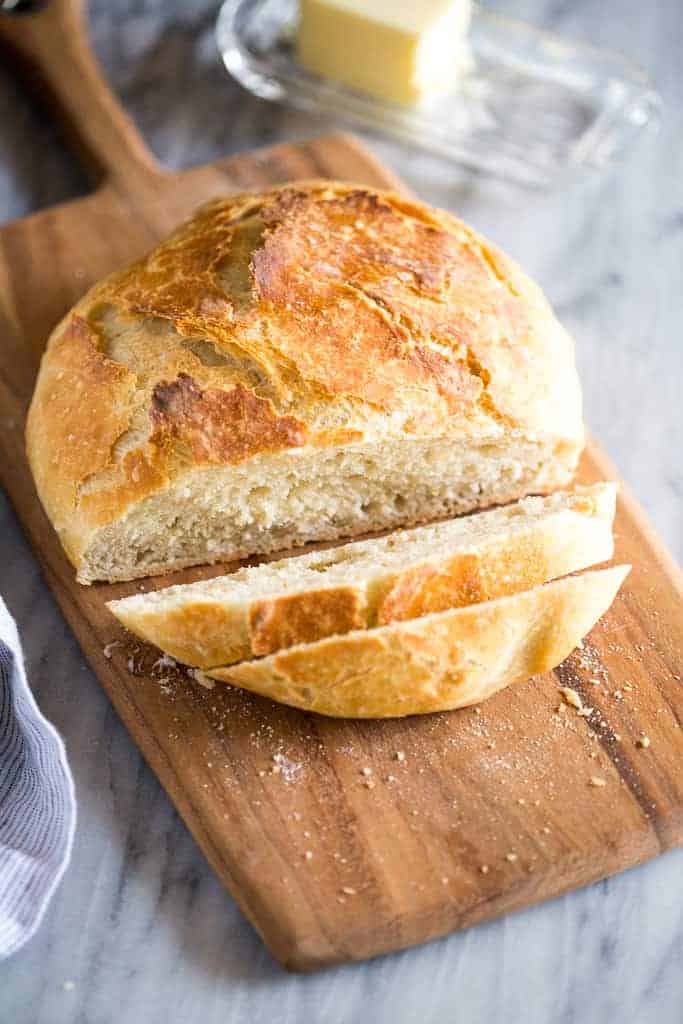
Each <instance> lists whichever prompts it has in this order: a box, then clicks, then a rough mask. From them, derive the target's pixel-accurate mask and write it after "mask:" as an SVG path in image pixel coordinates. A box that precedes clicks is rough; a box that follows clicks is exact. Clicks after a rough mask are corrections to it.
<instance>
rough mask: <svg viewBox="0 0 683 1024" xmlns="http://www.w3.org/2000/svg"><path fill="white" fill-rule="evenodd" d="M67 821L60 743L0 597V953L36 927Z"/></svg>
mask: <svg viewBox="0 0 683 1024" xmlns="http://www.w3.org/2000/svg"><path fill="white" fill-rule="evenodd" d="M75 823H76V801H75V797H74V785H73V779H72V778H71V772H70V771H69V766H68V764H67V761H66V754H65V751H64V744H63V743H62V741H61V739H60V737H59V735H58V734H57V732H56V731H55V729H54V728H53V727H52V726H51V725H50V723H49V722H47V721H46V720H45V719H44V718H43V716H42V715H41V713H40V711H39V710H38V706H37V705H36V702H35V700H34V699H33V694H32V693H31V691H30V689H29V686H28V683H27V682H26V674H25V672H24V659H23V657H22V653H21V645H20V643H19V636H18V633H17V628H16V625H15V623H14V620H13V619H12V617H11V615H10V614H9V612H8V610H7V607H6V606H5V603H4V601H3V600H2V598H1V597H0V959H2V958H3V957H6V956H9V955H10V954H11V953H14V952H16V950H17V949H19V947H20V946H22V945H23V944H24V942H26V941H27V940H28V939H30V938H31V936H32V935H33V933H34V932H35V931H36V929H37V928H38V925H39V924H40V921H41V918H42V916H43V914H44V912H45V909H46V908H47V905H48V903H49V902H50V898H51V896H52V893H53V892H54V890H55V889H56V887H57V885H58V883H59V880H60V878H61V877H62V875H63V874H64V871H65V869H66V866H67V864H68V861H69V857H70V855H71V845H72V841H73V834H74V826H75Z"/></svg>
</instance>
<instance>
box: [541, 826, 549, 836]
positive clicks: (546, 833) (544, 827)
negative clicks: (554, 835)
mask: <svg viewBox="0 0 683 1024" xmlns="http://www.w3.org/2000/svg"><path fill="white" fill-rule="evenodd" d="M543 834H544V835H546V836H549V835H550V829H549V828H548V826H547V825H544V826H543Z"/></svg>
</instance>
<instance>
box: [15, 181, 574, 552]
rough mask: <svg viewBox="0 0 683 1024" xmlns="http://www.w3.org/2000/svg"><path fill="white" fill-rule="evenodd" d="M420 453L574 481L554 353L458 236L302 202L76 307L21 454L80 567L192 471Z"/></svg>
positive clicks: (159, 263) (529, 299) (567, 391)
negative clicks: (549, 470)
mask: <svg viewBox="0 0 683 1024" xmlns="http://www.w3.org/2000/svg"><path fill="white" fill-rule="evenodd" d="M60 374H61V376H60ZM76 392H77V393H78V395H79V396H80V397H79V399H78V400H77V401H76V400H75V401H73V402H72V401H71V396H72V395H74V394H75V393H76ZM427 436H429V437H434V436H437V437H440V436H448V437H450V438H453V439H459V440H461V441H462V442H463V443H464V442H468V441H469V440H472V441H473V442H481V443H486V444H488V443H489V441H493V442H499V441H501V439H503V440H504V439H505V438H506V437H512V436H515V437H525V438H531V439H534V440H537V439H539V438H541V439H546V440H549V441H550V442H551V445H553V446H555V449H556V451H557V452H558V453H562V452H568V453H569V455H568V458H566V459H565V462H566V464H568V465H570V464H571V462H572V461H573V459H574V458H575V456H576V455H577V453H578V451H579V450H580V447H581V445H582V425H581V414H580V399H579V388H578V383H577V379H576V374H575V369H574V363H573V350H572V344H571V341H570V339H569V338H568V337H567V335H566V334H565V333H564V331H563V330H562V328H561V327H560V325H559V324H558V323H557V321H556V320H555V319H554V317H553V315H552V313H551V311H550V309H549V307H548V304H547V302H546V301H545V299H544V298H543V296H542V294H541V292H540V291H539V290H538V289H537V288H536V286H535V285H533V284H532V283H531V282H530V281H528V279H527V278H525V277H524V275H523V274H522V273H521V272H520V271H519V270H518V269H517V268H516V267H515V266H514V265H513V264H512V263H510V262H509V261H508V260H506V259H505V257H503V256H502V255H501V254H499V253H497V252H496V251H495V250H494V249H493V248H492V247H491V246H489V245H488V244H487V243H486V242H484V241H483V240H482V239H481V238H480V237H479V236H478V235H477V234H476V233H475V232H474V231H472V230H471V229H470V228H468V227H467V226H466V225H464V224H463V223H462V222H460V221H459V220H457V219H456V218H455V217H452V216H450V215H449V214H446V213H443V212H441V211H437V210H431V209H429V208H427V207H424V206H422V205H420V204H418V203H415V202H410V201H407V200H405V199H402V198H400V197H399V196H396V195H393V194H390V193H381V192H376V191H374V190H372V189H367V188H362V187H360V186H352V185H344V184H340V183H334V182H302V183H296V184H293V185H290V186H283V187H280V188H274V189H271V190H269V191H266V192H264V193H256V194H254V193H245V194H241V195H237V196H232V197H229V198H226V199H219V200H216V201H214V202H211V203H208V204H206V205H205V206H203V207H202V208H200V209H199V210H198V211H197V213H196V214H195V216H194V217H192V218H191V219H190V220H189V221H187V222H186V223H185V224H183V225H182V226H181V227H180V228H179V229H178V231H176V232H175V233H174V234H173V235H172V236H171V237H170V238H169V239H168V240H166V241H165V242H163V243H161V245H159V246H158V247H157V248H156V249H155V250H154V251H153V252H151V253H150V254H149V255H148V256H147V257H145V258H144V259H142V260H140V261H139V262H137V263H135V264H133V265H132V266H130V267H128V268H126V269H124V270H122V271H120V272H119V273H117V274H114V275H112V276H111V277H110V278H108V279H106V280H105V281H103V282H101V283H100V284H99V285H97V286H95V287H94V288H93V289H91V291H90V292H88V294H87V295H86V296H85V297H84V298H83V299H82V300H81V302H79V304H78V305H77V306H76V307H75V309H74V310H73V311H72V312H71V313H70V314H69V316H68V317H67V318H66V319H65V321H64V322H63V324H62V325H60V326H59V327H58V328H57V330H56V331H55V332H54V334H53V336H52V338H51V339H50V342H49V344H48V348H47V351H46V354H45V356H44V358H43V362H42V366H41V371H40V374H39V378H38V381H37V384H36V389H35V394H34V398H33V402H32V405H31V409H30V413H29V420H28V426H27V447H28V453H29V458H30V461H31V465H32V467H33V471H34V475H35V478H36V483H37V486H38V491H39V494H40V497H41V499H42V501H43V503H44V505H45V507H46V509H47V511H48V514H49V516H50V518H51V519H52V521H53V523H54V525H55V527H56V528H57V530H58V531H59V533H60V536H61V537H62V538H63V540H64V543H65V545H66V547H67V550H68V552H69V554H70V556H71V558H72V559H73V560H74V561H75V562H76V563H77V564H79V562H80V561H82V560H83V558H84V555H85V553H86V551H87V549H88V546H89V544H90V543H91V541H92V540H93V538H94V536H95V534H96V531H97V530H98V529H99V528H101V527H103V526H105V525H106V524H108V523H114V522H117V521H119V520H120V519H122V518H123V517H124V516H125V515H126V514H127V513H128V512H129V511H130V510H131V509H132V508H133V507H134V506H136V504H137V503H139V502H140V501H142V500H143V499H144V498H145V497H148V496H150V495H154V494H157V493H159V492H161V491H163V490H164V489H165V488H167V487H168V486H169V484H170V483H172V482H173V481H175V480H176V479H178V478H179V477H181V476H182V475H183V474H184V473H187V471H188V470H189V469H192V468H194V467H196V466H200V465H211V466H218V465H232V464H234V463H236V462H239V461H243V460H245V459H250V458H255V457H258V456H259V455H261V454H262V453H265V452H270V451H276V450H279V449H284V448H293V447H297V448H299V447H307V446H310V447H315V446H320V445H323V446H326V445H331V444H338V445H344V444H353V443H357V442H366V443H367V442H373V443H374V442H375V441H380V440H381V439H382V438H387V437H391V438H402V439H405V440H406V441H409V440H410V439H411V438H415V437H427ZM565 478H566V474H565Z"/></svg>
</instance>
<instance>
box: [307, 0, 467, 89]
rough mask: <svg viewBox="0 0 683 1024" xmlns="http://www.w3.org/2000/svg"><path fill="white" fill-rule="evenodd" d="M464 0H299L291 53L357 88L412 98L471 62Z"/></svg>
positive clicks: (441, 85) (449, 83)
mask: <svg viewBox="0 0 683 1024" xmlns="http://www.w3.org/2000/svg"><path fill="white" fill-rule="evenodd" d="M470 16H471V9H470V0H301V18H300V21H299V29H298V35H297V56H298V59H299V61H300V63H301V64H302V65H303V67H305V68H306V69H307V70H308V71H312V72H314V74H316V75H321V76H323V77H324V78H328V79H331V80H332V81H336V82H342V83H343V84H344V85H348V86H350V87H351V88H352V89H356V90H357V91H358V92H363V93H366V94H369V95H370V96H376V97H378V98H379V99H384V100H391V101H392V102H394V103H403V104H415V103H420V102H422V101H424V100H430V99H434V98H435V97H437V96H440V95H443V94H445V93H448V92H451V91H452V90H453V89H454V88H455V86H456V84H457V81H458V77H459V75H460V73H461V72H462V70H463V68H464V67H466V66H468V65H469V57H468V49H467V42H466V38H467V30H468V27H469V23H470Z"/></svg>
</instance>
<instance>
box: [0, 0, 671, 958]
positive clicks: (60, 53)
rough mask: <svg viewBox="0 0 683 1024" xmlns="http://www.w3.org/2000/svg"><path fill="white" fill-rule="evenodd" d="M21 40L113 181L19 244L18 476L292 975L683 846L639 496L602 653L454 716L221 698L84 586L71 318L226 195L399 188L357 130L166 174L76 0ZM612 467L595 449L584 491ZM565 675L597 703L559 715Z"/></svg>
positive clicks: (52, 565)
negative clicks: (64, 382)
mask: <svg viewBox="0 0 683 1024" xmlns="http://www.w3.org/2000/svg"><path fill="white" fill-rule="evenodd" d="M8 38H9V39H10V40H11V41H13V42H14V43H15V44H16V43H18V42H20V43H21V46H22V48H23V51H24V57H27V56H30V57H31V59H32V60H33V61H34V66H33V81H34V82H35V81H36V69H37V67H38V66H39V67H40V69H41V73H42V76H43V80H44V84H48V85H49V86H50V89H51V92H52V94H56V96H57V98H58V100H59V101H60V105H61V108H62V112H63V113H65V114H66V115H67V117H68V118H69V119H70V124H71V128H72V134H73V136H74V137H75V138H76V139H77V141H78V142H79V143H80V146H81V149H82V151H83V152H85V153H86V154H87V155H88V157H89V158H90V161H91V163H93V164H94V166H95V167H96V168H97V169H98V170H99V173H100V177H101V179H102V183H101V184H100V186H99V187H98V188H97V190H96V191H95V192H94V193H93V194H92V195H89V196H88V197H87V198H85V199H82V200H79V201H77V202H72V203H67V204H64V205H62V206H58V207H55V208H53V209H50V210H47V211H44V212H42V213H38V214H36V215H34V216H32V217H27V218H26V219H24V220H21V221H18V222H15V223H13V224H9V225H7V226H6V227H4V228H3V229H2V230H1V231H0V338H1V339H2V340H1V342H0V416H1V424H0V426H1V427H2V429H1V430H0V480H1V482H2V485H3V486H4V488H5V489H6V491H7V493H8V494H9V496H10V498H11V500H12V502H13V503H14V506H15V508H16V510H17V513H18V515H19V517H20V519H21V521H22V523H23V525H24V529H25V531H26V533H27V535H28V537H29V538H30V540H31V543H32V544H33V546H34V549H35V551H36V554H37V557H38V558H39V560H40V563H41V565H42V567H43V571H44V574H45V578H46V580H47V582H48V583H49V585H50V587H51V588H52V590H53V591H54V594H55V596H56V598H57V600H58V602H59V604H60V606H61V608H62V611H63V612H64V615H65V616H66V618H67V619H68V621H69V623H70V624H71V627H72V629H73V630H74V632H75V634H76V636H77V637H78V638H79V640H80V643H81V645H82V647H83V650H84V651H85V653H86V655H87V657H88V659H89V661H90V663H91V665H92V667H93V669H94V671H95V672H96V674H97V676H98V678H99V680H100V682H101V683H102V685H103V686H104V688H105V690H106V691H107V693H108V695H109V697H110V699H111V701H112V703H113V704H114V706H115V707H116V709H117V711H118V713H119V714H120V716H121V718H122V719H123V721H124V722H125V723H126V725H127V726H128V728H129V729H130V731H131V733H132V735H133V736H134V737H135V739H136V741H137V743H138V745H139V747H140V749H141V750H142V752H143V754H144V755H145V757H146V758H147V760H148V761H149V763H150V765H151V766H152V768H153V769H154V770H155V772H156V773H157V775H158V776H159V778H160V780H161V782H162V783H163V785H164V786H165V787H166V789H167V791H168V793H169V795H170V797H171V799H172V800H173V801H174V803H175V805H176V807H177V808H178V810H179V812H180V813H181V815H182V816H183V818H184V820H185V822H186V823H187V825H188V827H189V829H190V830H191V832H192V833H193V835H194V836H195V838H196V840H197V842H198V843H199V845H200V846H201V848H202V850H203V851H204V853H205V854H206V856H207V857H208V859H209V861H210V862H211V864H212V865H213V867H214V869H215V871H216V873H217V874H218V875H219V877H220V878H221V879H222V880H223V882H224V883H225V885H226V886H227V888H228V889H229V891H230V892H231V893H232V895H233V896H234V898H235V899H236V900H237V901H238V903H239V905H240V906H241V907H242V909H243V911H244V913H245V914H246V915H247V917H248V918H249V920H250V921H251V922H252V923H253V925H254V927H255V928H256V929H257V930H258V931H259V933H260V934H261V935H262V937H263V939H264V941H265V942H266V943H267V945H268V947H269V948H270V949H271V950H272V952H273V954H274V955H275V956H276V957H277V958H278V959H279V960H281V961H282V962H283V963H284V964H285V965H287V966H288V967H291V968H296V969H312V968H317V967H322V966H323V965H325V964H330V963H333V962H337V961H344V960H352V959H362V958H365V957H370V956H374V955H376V954H378V953H384V952H387V951H389V950H395V949H399V948H401V947H405V946H409V945H411V944H414V943H418V942H422V941H424V940H425V939H429V938H431V937H433V936H437V935H443V934H445V933H447V932H450V931H453V930H454V929H458V928H463V927H465V926H467V925H470V924H473V923H474V922H477V921H482V920H485V919H487V918H491V917H494V916H496V915H499V914H502V913H505V912H507V911H510V910H514V909H517V908H519V907H524V906H528V905H529V904H532V903H535V902H537V901H539V900H543V899H547V898H548V897H551V896H555V895H557V894H558V893H561V892H564V891H566V890H568V889H572V888H574V887H576V886H580V885H585V884H586V883H588V882H592V881H595V880H596V879H599V878H603V877H605V876H606V875H610V874H613V873H614V872H617V871H621V870H623V869H624V868H626V867H629V866H631V865H633V864H636V863H638V862H640V861H643V860H646V859H647V858H649V857H652V856H654V855H656V854H658V853H660V852H661V851H662V850H664V849H666V848H667V847H670V846H673V845H676V844H680V843H681V841H682V839H683V733H682V732H681V722H682V721H683V682H682V680H681V675H683V600H682V595H683V586H682V583H681V576H680V574H679V571H678V570H677V568H676V567H675V565H674V564H673V562H672V561H671V559H670V557H669V555H668V554H667V553H666V551H665V550H664V549H663V547H662V546H661V544H660V543H659V541H658V540H657V538H656V537H655V536H654V534H653V532H652V529H651V528H650V526H649V525H648V523H647V522H646V520H645V518H644V516H643V513H642V512H641V511H640V509H639V508H638V506H637V505H636V503H635V501H634V500H633V498H632V497H631V496H630V495H628V494H627V493H625V492H622V496H621V499H620V502H619V511H618V517H617V523H616V535H617V559H618V560H619V561H627V562H631V563H633V567H634V568H633V572H632V573H631V576H630V577H629V579H628V581H627V583H626V585H625V586H624V588H623V590H622V592H621V594H620V595H619V597H618V598H617V600H616V602H615V604H614V606H613V608H612V610H611V611H610V613H609V614H608V615H607V616H605V618H604V619H603V621H602V622H601V623H600V624H599V625H598V626H597V627H596V629H595V630H594V631H593V633H592V634H591V636H590V638H589V639H588V641H587V642H586V643H585V645H584V647H583V649H582V650H579V651H577V652H576V653H575V654H574V655H572V656H571V657H570V658H569V659H568V660H567V661H566V662H565V663H564V665H562V666H561V667H560V668H559V669H558V670H557V671H556V672H555V673H554V674H548V675H546V676H542V677H538V678H535V679H533V680H531V681H529V682H528V683H526V684H523V685H518V686H515V687H513V688H511V689H510V690H508V691H507V692H504V693H501V694H499V695H498V696H497V697H495V698H494V699H492V700H490V701H489V702H488V703H486V704H485V705H483V706H482V707H481V708H479V709H468V710H464V711H460V712H453V713H450V714H439V715H431V716H426V717H423V718H412V719H408V720H401V721H393V722H343V721H334V720H328V719H324V718H319V717H316V716H312V715H306V714H302V713H300V712H297V711H294V710H290V709H287V708H284V707H279V706H277V705H275V704H271V703H269V702H268V701H266V700H261V699H258V698H256V697H252V696H249V695H246V694H243V693H241V692H239V691H237V690H230V689H222V688H220V687H219V686H216V687H215V688H214V689H213V690H210V691H209V690H205V689H203V688H202V687H200V686H199V685H198V684H197V683H196V682H194V681H191V680H189V679H188V678H187V676H186V675H185V673H184V671H183V670H181V669H177V668H172V667H169V666H167V665H165V664H164V663H163V662H159V661H158V652H155V651H153V650H151V649H149V648H145V647H142V646H141V645H138V644H136V643H135V642H134V641H133V640H132V639H131V638H130V637H127V636H125V635H124V633H123V632H122V631H121V630H120V629H119V628H118V627H117V625H116V623H115V622H114V621H113V619H112V618H111V617H110V616H109V614H108V613H107V611H106V609H105V607H104V602H105V600H107V599H109V598H111V597H115V596H122V595H124V594H127V593H132V592H133V591H134V590H135V589H136V588H140V587H142V588H144V589H149V588H150V587H156V586H159V585H160V583H161V582H166V581H165V580H164V581H161V580H159V579H157V580H155V581H153V582H149V581H148V582H146V583H145V584H143V585H140V584H127V585H118V586H107V585H101V586H94V587H90V588H85V587H80V586H78V585H77V584H76V583H75V581H74V573H73V570H72V568H71V566H70V565H69V564H68V562H67V561H66V559H65V557H64V555H63V554H62V551H61V548H60V546H59V544H58V543H57V540H56V537H55V535H54V533H53V531H52V529H51V527H50V525H49V523H48V522H47V519H46V518H45V515H44V514H43V512H42V510H41V508H40V505H39V504H38V501H37V498H36V495H35V492H34V489H33V485H32V481H31V477H30V474H29V470H28V467H27V464H26V460H25V457H24V447H23V439H22V433H23V425H24V417H25V412H26V408H27V405H28V402H29V398H30V395H31V389H32V385H33V380H34V377H35V374H36V370H37V366H38V361H39V358H40V354H41V351H42V349H43V346H44V344H45V339H46V337H47V336H48V334H49V332H50V330H51V328H52V327H53V326H54V324H55V323H56V321H57V320H58V319H59V317H60V316H61V315H62V314H63V313H64V312H65V311H66V309H67V308H68V307H69V306H70V305H71V304H72V303H73V302H75V300H76V299H77V298H78V297H79V296H80V295H81V293H82V292H83V291H84V290H85V289H86V288H87V287H88V286H89V285H90V283H91V282H92V281H94V280H96V279H97V278H98V277H100V276H101V275H102V274H105V273H107V272H108V271H110V270H112V269H113V268H114V267H117V266H119V265H120V264H122V263H124V262H125V261H127V260H130V259H131V258H132V257H135V256H138V255H139V254H140V253H142V252H143V251H144V250H145V249H147V248H149V247H150V246H151V245H152V244H153V243H154V242H156V241H157V239H158V238H159V237H161V236H162V235H163V234H164V233H166V232H167V231H168V230H169V229H170V228H171V227H172V226H173V225H174V224H175V222H176V221H177V220H178V219H179V218H180V217H182V216H184V215H185V214H187V213H188V212H189V211H190V210H191V209H192V208H193V206H194V205H195V204H196V203H197V202H198V201H200V200H203V199H205V198H207V197H209V196H211V195H214V194H216V193H220V192H229V191H231V190H234V189H237V188H242V187H245V186H248V187H249V188H257V187H259V186H262V185H268V184H271V183H273V182H278V181H284V180H286V179H291V178H297V177H304V176H307V177H310V176H328V175H329V176H334V177H339V178H346V179H351V180H356V181H360V182H366V183H368V184H372V185H380V186H381V185H385V186H386V185H390V186H391V185H396V184H397V183H396V181H395V179H394V178H393V176H392V175H391V173H390V172H388V171H386V170H385V169H384V168H382V167H381V166H380V165H379V164H378V163H377V162H376V161H375V160H374V159H373V158H372V157H370V156H369V155H368V153H366V152H365V151H364V150H363V149H361V148H360V146H359V145H358V144H357V143H356V142H354V141H353V140H352V139H349V138H348V137H345V136H340V135H335V136H330V137H327V138H323V139H319V140H317V141H315V142H312V143H308V144H298V145H285V146H278V147H276V148H274V149H270V150H266V151H261V152H256V153H249V154H244V155H241V156H238V157H234V158H232V159H230V160H227V161H219V162H218V163H216V164H214V165H212V166H210V167H204V168H200V169H197V170H191V171H188V172H185V173H182V174H173V175H171V174H168V173H166V172H164V171H163V170H161V169H160V168H159V167H157V166H156V165H155V163H154V161H153V160H152V158H151V157H150V156H149V154H148V153H147V151H146V150H145V148H144V145H143V143H142V142H141V140H140V139H139V137H138V136H137V135H136V133H135V131H134V129H133V128H132V126H131V125H130V123H129V122H128V121H127V120H126V118H125V115H123V114H122V112H121V111H120V110H119V109H118V107H117V105H116V103H115V101H114V100H113V99H112V97H111V95H110V94H109V92H108V91H107V89H106V87H105V86H104V84H103V83H102V81H101V79H100V78H99V74H98V72H97V69H96V68H95V66H94V64H93V62H92V58H91V57H90V54H89V52H88V48H87V44H86V42H85V40H84V37H83V35H82V33H81V31H80V27H79V22H78V12H77V10H75V9H74V7H73V6H72V4H69V3H66V2H65V0H57V2H54V0H53V3H52V5H50V6H49V7H48V8H47V10H46V11H44V12H42V13H41V14H39V15H31V16H27V17H25V18H24V19H23V20H22V21H21V23H20V25H19V31H17V28H16V23H14V22H11V23H10V22H9V21H8V20H6V19H3V18H2V17H1V16H0V40H2V39H4V40H7V39H8ZM55 55H57V58H58V61H59V63H58V65H57V66H55V64H54V60H55ZM614 475H615V474H614V470H613V468H612V466H611V465H610V464H609V462H608V461H607V460H606V458H605V456H604V455H603V454H602V453H601V452H600V450H599V449H598V447H597V446H596V445H594V444H593V445H590V446H589V449H588V451H587V453H586V456H585V458H584V460H583V463H582V466H581V472H580V479H581V480H583V481H590V480H595V479H598V478H603V477H613V476H614ZM233 567H234V566H232V567H231V568H233ZM224 569H225V567H224V566H223V567H218V568H216V567H214V568H213V569H212V570H210V571H207V570H204V571H202V570H200V571H195V572H186V573H183V574H177V575H176V576H175V577H174V580H178V579H188V580H189V579H196V578H199V577H202V576H209V575H215V574H216V573H218V572H219V571H224ZM560 686H571V687H572V688H574V689H575V690H576V691H577V692H578V693H579V694H580V695H581V697H582V699H583V702H584V704H585V705H586V706H588V707H590V708H593V709H594V711H593V713H591V714H590V715H587V716H585V717H582V716H580V715H578V714H577V713H576V711H575V710H573V709H571V708H569V707H564V708H561V707H560V705H561V701H560V698H559V687H560ZM558 708H560V710H559V711H558ZM77 713H78V711H77V708H74V714H77ZM643 737H647V739H648V740H649V745H648V744H647V740H644V739H643ZM643 744H645V745H643ZM603 783H604V784H603Z"/></svg>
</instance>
